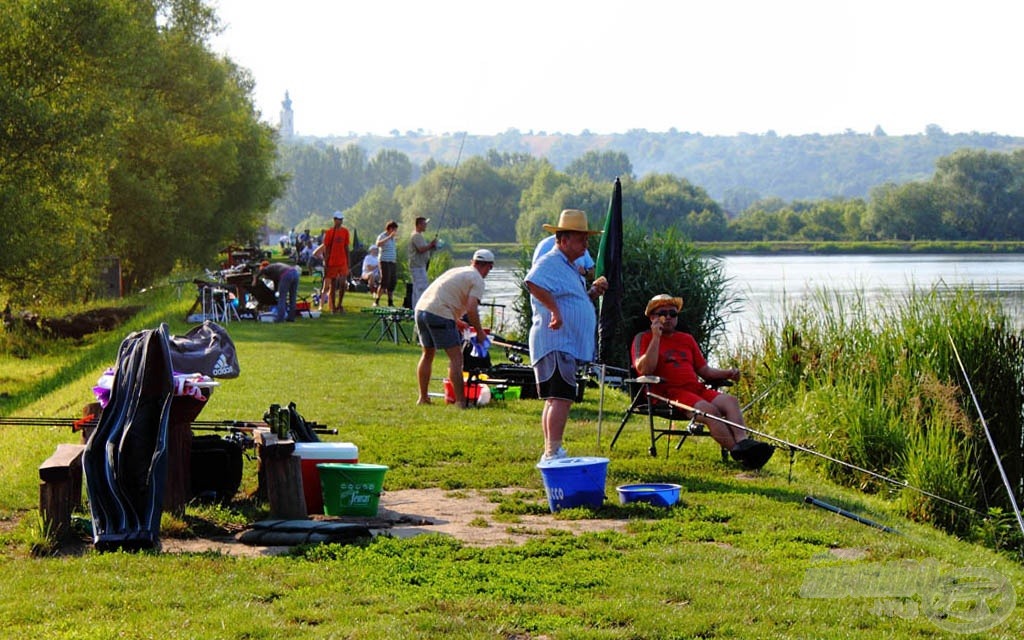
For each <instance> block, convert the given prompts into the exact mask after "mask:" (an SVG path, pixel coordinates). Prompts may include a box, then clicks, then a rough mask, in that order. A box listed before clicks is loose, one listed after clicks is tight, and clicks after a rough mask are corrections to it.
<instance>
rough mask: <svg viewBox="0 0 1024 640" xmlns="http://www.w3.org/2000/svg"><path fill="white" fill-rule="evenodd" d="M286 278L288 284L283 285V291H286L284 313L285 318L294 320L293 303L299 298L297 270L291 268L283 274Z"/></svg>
mask: <svg viewBox="0 0 1024 640" xmlns="http://www.w3.org/2000/svg"><path fill="white" fill-rule="evenodd" d="M285 277H286V278H287V279H288V284H287V286H286V287H285V291H287V292H288V308H287V310H286V313H287V314H288V315H287V316H286V318H285V319H286V320H294V319H295V316H296V311H295V303H296V302H297V301H298V298H299V272H298V270H297V269H292V270H291V271H290V272H289V273H288V274H286V276H285Z"/></svg>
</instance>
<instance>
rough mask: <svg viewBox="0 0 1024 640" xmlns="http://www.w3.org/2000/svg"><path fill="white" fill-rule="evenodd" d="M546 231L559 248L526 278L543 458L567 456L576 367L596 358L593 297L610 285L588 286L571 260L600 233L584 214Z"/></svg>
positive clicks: (562, 218) (564, 216)
mask: <svg viewBox="0 0 1024 640" xmlns="http://www.w3.org/2000/svg"><path fill="white" fill-rule="evenodd" d="M544 230H545V231H548V232H550V233H554V234H555V248H554V249H552V250H551V251H548V252H547V253H544V254H543V255H541V256H540V257H539V258H538V259H537V261H536V262H535V263H534V264H533V266H532V267H531V268H530V271H529V273H527V274H526V278H525V282H526V287H527V288H528V289H529V290H530V306H531V307H532V308H533V323H532V325H531V326H530V361H531V362H532V363H533V372H534V376H535V377H536V378H537V395H538V397H540V398H542V399H543V400H544V409H543V410H542V411H541V418H540V420H541V427H542V428H543V431H544V453H543V455H542V456H541V461H542V462H543V461H544V460H553V459H558V458H565V457H566V456H568V454H567V453H566V451H565V447H563V446H562V436H563V434H564V433H565V423H566V422H567V421H568V419H569V409H570V408H571V407H572V403H573V401H575V399H576V369H577V368H578V367H579V366H580V365H581V364H584V363H587V362H590V361H592V360H593V359H594V330H595V328H596V326H597V315H596V312H595V309H594V300H596V299H597V298H598V297H600V296H601V294H603V293H604V292H605V291H606V290H607V289H608V281H607V280H606V279H605V278H604V277H603V276H602V277H600V278H598V279H597V280H595V281H594V283H593V284H592V285H591V286H590V287H589V288H588V287H587V283H586V279H585V278H584V277H583V275H582V274H581V273H580V272H579V271H578V270H577V268H576V266H575V265H574V264H573V263H574V262H575V261H576V260H577V259H578V258H579V257H580V256H582V255H583V254H584V253H585V252H586V251H587V245H588V242H589V240H590V236H592V235H596V234H599V233H601V232H600V231H591V230H590V229H589V227H588V226H587V214H586V213H584V212H582V211H579V210H576V209H566V210H565V211H562V213H561V215H559V216H558V225H557V226H553V225H549V224H546V225H544Z"/></svg>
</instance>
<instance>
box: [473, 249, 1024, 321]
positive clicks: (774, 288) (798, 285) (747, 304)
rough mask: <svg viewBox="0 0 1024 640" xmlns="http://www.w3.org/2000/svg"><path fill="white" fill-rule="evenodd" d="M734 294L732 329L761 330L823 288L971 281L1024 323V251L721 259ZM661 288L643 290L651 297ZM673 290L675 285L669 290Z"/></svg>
mask: <svg viewBox="0 0 1024 640" xmlns="http://www.w3.org/2000/svg"><path fill="white" fill-rule="evenodd" d="M720 259H721V261H722V269H723V273H724V274H725V276H726V277H727V278H728V279H729V293H730V296H732V297H735V298H737V299H739V300H740V301H741V303H740V305H739V307H738V308H737V312H736V313H734V314H733V315H731V316H730V317H729V318H728V325H727V331H728V333H729V334H731V335H745V336H751V335H754V334H755V333H756V332H757V331H758V329H759V327H760V324H761V319H762V318H770V317H772V316H774V315H776V314H778V313H779V312H780V311H781V310H782V309H783V305H784V304H786V303H795V302H798V301H799V300H800V299H801V298H803V297H805V296H807V295H809V294H810V293H812V292H814V291H816V290H818V289H822V288H824V289H827V290H829V291H832V292H836V293H849V294H851V295H854V294H856V295H860V296H862V297H863V298H864V299H865V300H866V301H868V302H870V301H872V300H881V299H890V298H891V297H892V296H893V295H896V296H899V295H901V294H904V293H907V292H909V291H910V290H911V288H912V287H914V288H917V289H922V288H929V287H931V286H933V285H948V286H971V287H973V288H974V289H975V290H977V291H978V292H979V293H984V294H988V295H993V296H996V297H998V298H999V299H1001V300H1002V301H1003V303H1004V305H1005V306H1006V308H1007V310H1008V311H1009V312H1010V314H1011V315H1012V316H1013V317H1015V318H1017V319H1018V324H1019V325H1021V326H1022V328H1024V256H1020V255H1012V254H1011V255H993V254H934V255H918V254H901V255H828V256H822V255H784V256H780V255H742V256H725V257H722V258H720ZM514 269H515V265H514V264H513V263H512V262H509V263H507V264H503V263H502V262H501V261H499V262H498V264H496V265H495V268H494V269H493V270H492V271H491V273H490V275H489V276H488V277H487V293H486V294H485V296H484V298H485V301H486V302H493V303H494V304H496V305H505V306H504V307H496V308H495V320H496V325H497V326H504V327H505V328H506V329H507V328H509V327H511V326H512V325H514V311H513V310H512V303H513V301H514V299H515V298H516V296H517V295H518V287H517V284H518V283H517V282H516V280H515V277H514ZM655 293H659V292H655V291H650V292H644V293H643V295H644V296H649V295H653V294H655ZM668 293H672V292H668Z"/></svg>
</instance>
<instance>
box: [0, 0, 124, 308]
mask: <svg viewBox="0 0 1024 640" xmlns="http://www.w3.org/2000/svg"><path fill="white" fill-rule="evenodd" d="M133 9H134V10H135V12H133ZM143 9H144V7H132V6H126V5H124V3H121V2H115V1H114V0H107V1H104V0H94V1H88V2H87V1H83V2H75V3H66V2H60V1H59V0H42V1H38V2H36V1H30V0H13V1H11V2H7V3H5V5H4V10H3V11H2V12H0V113H2V114H3V116H2V119H3V126H0V210H2V211H3V216H4V228H5V230H4V233H2V234H0V293H2V294H3V295H4V296H6V297H7V298H8V299H11V300H14V301H15V302H19V303H25V302H29V301H33V300H36V301H41V300H47V299H58V300H60V299H70V298H74V297H79V298H80V297H83V296H84V295H87V292H88V291H89V290H90V286H89V285H90V283H91V281H92V279H93V274H94V267H95V259H96V257H97V256H96V250H97V247H99V246H101V245H103V244H104V242H103V232H104V229H105V228H106V226H107V212H106V211H105V209H104V203H105V200H106V193H107V176H106V173H105V167H106V163H107V162H108V161H109V159H110V158H111V157H112V156H113V150H114V148H115V146H114V145H115V144H116V140H115V139H114V138H113V136H112V135H111V134H112V133H113V131H114V127H115V124H116V118H117V117H118V114H119V113H123V110H122V109H121V108H120V105H119V100H120V98H119V95H118V91H117V87H119V86H121V85H122V84H123V82H122V80H121V76H122V74H124V73H125V72H126V71H128V70H130V69H131V68H132V53H133V52H132V48H133V40H134V39H135V38H136V34H137V33H138V30H139V27H138V24H139V21H140V20H141V18H142V17H144V11H142V10H143ZM140 11H142V13H143V16H140V15H138V13H139V12H140Z"/></svg>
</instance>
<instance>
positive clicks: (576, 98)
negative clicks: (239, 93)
mask: <svg viewBox="0 0 1024 640" xmlns="http://www.w3.org/2000/svg"><path fill="white" fill-rule="evenodd" d="M209 2H210V3H211V5H212V6H214V7H215V8H216V9H217V12H218V15H219V16H220V18H221V20H222V22H223V23H224V25H225V27H226V29H225V31H224V33H223V34H222V35H221V36H220V37H218V38H217V39H216V40H215V41H214V43H213V45H214V48H215V49H216V50H218V51H221V52H224V53H226V54H227V55H228V56H230V57H231V58H232V59H233V60H235V61H236V62H237V63H238V64H240V65H241V66H243V67H245V68H247V69H249V70H250V71H251V72H252V74H253V76H254V78H255V80H256V90H255V94H254V97H255V101H256V106H257V108H258V109H259V110H260V111H261V113H262V117H263V119H264V120H266V121H267V122H270V123H271V124H275V125H276V124H277V123H278V118H279V113H280V110H281V101H282V99H283V98H284V92H285V91H286V90H287V91H289V92H290V95H291V99H292V102H293V105H292V108H293V110H294V112H295V129H296V131H297V132H298V133H300V134H306V135H329V134H346V133H349V132H355V133H377V134H387V133H389V132H390V131H392V130H394V129H397V130H399V131H401V132H403V133H404V132H405V131H408V130H418V129H422V130H423V131H424V132H426V133H455V132H460V131H469V132H470V133H474V134H495V133H500V132H502V131H506V130H508V129H518V130H519V131H520V132H523V133H525V132H528V131H534V132H540V131H545V132H548V133H554V132H562V133H579V132H580V131H582V130H584V129H589V130H590V131H591V132H593V133H621V132H625V131H628V130H629V129H647V130H648V131H652V132H658V131H667V130H668V129H670V128H673V127H674V128H675V129H677V130H679V131H691V132H700V133H703V134H706V135H733V134H736V133H740V132H746V133H764V132H766V131H769V130H774V131H775V132H776V133H778V134H779V135H787V134H803V133H826V134H827V133H839V132H843V131H845V130H847V129H852V130H853V131H856V132H859V133H869V132H871V131H872V130H874V128H875V126H876V125H881V126H882V128H883V129H884V130H885V131H886V132H887V133H889V134H891V135H897V134H913V133H921V132H923V131H924V129H925V127H926V126H927V125H928V124H937V125H939V126H940V127H942V128H943V129H945V130H946V131H947V132H950V133H955V132H969V131H980V132H996V133H1001V134H1007V135H1015V136H1024V101H1022V97H1024V84H1022V81H1021V68H1020V63H1021V61H1022V58H1024V56H1022V53H1021V51H1022V49H1021V41H1022V38H1021V36H1020V32H1021V29H1022V27H1024V22H1022V18H1024V3H1021V2H1017V1H1015V0H970V1H969V0H960V1H958V2H950V1H948V0H928V1H918V0H885V1H879V0H852V1H848V0H810V1H796V0H702V1H700V2H695V1H691V0H665V1H652V0H620V1H619V2H611V1H609V0H579V1H578V0H544V1H538V0H517V1H516V2H495V1H493V0H465V1H464V0H432V1H431V0H402V1H397V0H209Z"/></svg>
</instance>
